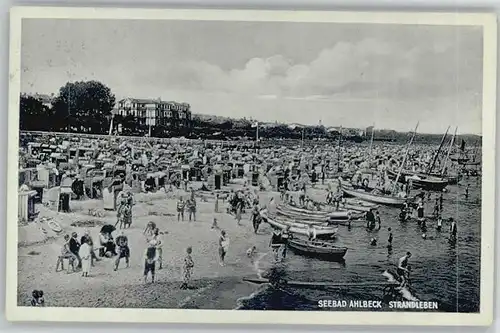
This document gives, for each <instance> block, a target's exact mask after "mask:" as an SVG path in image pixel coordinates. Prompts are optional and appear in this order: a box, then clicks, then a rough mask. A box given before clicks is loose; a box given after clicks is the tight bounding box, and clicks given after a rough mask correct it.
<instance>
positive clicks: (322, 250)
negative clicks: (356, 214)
mask: <svg viewBox="0 0 500 333" xmlns="http://www.w3.org/2000/svg"><path fill="white" fill-rule="evenodd" d="M288 246H289V247H290V248H291V249H292V250H294V251H296V252H298V253H301V254H305V255H309V256H316V257H322V258H325V259H337V260H339V259H342V258H344V256H345V254H346V253H347V248H346V247H338V246H335V245H333V244H332V243H329V242H323V241H317V240H305V239H299V238H295V239H291V240H289V241H288Z"/></svg>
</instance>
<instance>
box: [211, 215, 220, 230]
mask: <svg viewBox="0 0 500 333" xmlns="http://www.w3.org/2000/svg"><path fill="white" fill-rule="evenodd" d="M211 229H219V225H218V224H217V219H216V218H215V217H214V221H213V223H212V227H211Z"/></svg>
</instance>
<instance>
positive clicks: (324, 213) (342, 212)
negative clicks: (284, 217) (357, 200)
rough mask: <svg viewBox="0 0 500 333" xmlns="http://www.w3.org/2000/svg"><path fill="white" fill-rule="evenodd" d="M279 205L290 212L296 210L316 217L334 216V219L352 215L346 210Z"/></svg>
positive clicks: (346, 217)
mask: <svg viewBox="0 0 500 333" xmlns="http://www.w3.org/2000/svg"><path fill="white" fill-rule="evenodd" d="M281 206H282V209H285V210H289V211H291V212H296V213H299V214H307V215H309V216H318V217H324V218H335V219H348V218H349V216H352V212H349V211H347V210H338V211H315V210H309V209H305V208H300V207H295V206H292V205H281ZM332 208H333V207H332Z"/></svg>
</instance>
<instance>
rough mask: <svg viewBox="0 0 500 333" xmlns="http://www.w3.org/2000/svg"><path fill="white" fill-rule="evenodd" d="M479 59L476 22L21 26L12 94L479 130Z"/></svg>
mask: <svg viewBox="0 0 500 333" xmlns="http://www.w3.org/2000/svg"><path fill="white" fill-rule="evenodd" d="M482 53H483V39H482V28H481V27H461V26H424V25H420V26H418V25H404V26H401V25H389V24H387V25H386V24H340V23H294V22H231V21H225V22H223V21H219V22H217V21H172V20H76V19H72V20H66V19H64V20H63V19H24V20H23V25H22V46H21V67H22V68H21V69H22V72H21V73H22V74H21V91H22V92H25V93H44V94H51V93H54V94H57V93H58V91H59V88H60V87H61V86H63V85H64V84H65V83H66V82H68V81H81V80H98V81H101V82H102V83H104V84H105V85H107V86H108V87H110V89H111V90H112V92H113V93H114V94H115V95H116V97H117V99H121V98H125V97H135V98H161V99H163V100H173V101H177V102H186V103H189V104H190V105H191V109H192V111H193V112H194V113H201V114H211V115H219V116H226V117H236V118H242V117H247V118H253V119H258V120H261V121H267V122H272V121H278V122H285V123H301V124H310V125H313V124H319V123H320V122H321V124H323V125H325V126H341V125H342V126H344V127H357V128H364V127H368V126H372V125H374V126H375V127H376V128H380V129H382V128H383V129H394V130H398V131H409V130H413V128H414V127H415V125H416V123H417V122H420V124H419V130H418V131H419V132H422V133H444V131H445V130H446V128H447V127H448V126H449V125H451V126H458V127H459V133H462V134H464V133H470V134H480V133H481V126H482V125H481V114H482V112H481V110H482V66H483V64H482V62H483V60H482V59H483V54H482Z"/></svg>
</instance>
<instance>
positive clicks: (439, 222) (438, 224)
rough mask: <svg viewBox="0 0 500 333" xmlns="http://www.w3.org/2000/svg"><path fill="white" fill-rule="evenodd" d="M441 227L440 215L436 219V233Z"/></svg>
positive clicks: (441, 219)
mask: <svg viewBox="0 0 500 333" xmlns="http://www.w3.org/2000/svg"><path fill="white" fill-rule="evenodd" d="M442 226H443V218H442V217H441V215H439V216H438V219H437V227H436V230H437V231H441V228H442Z"/></svg>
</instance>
